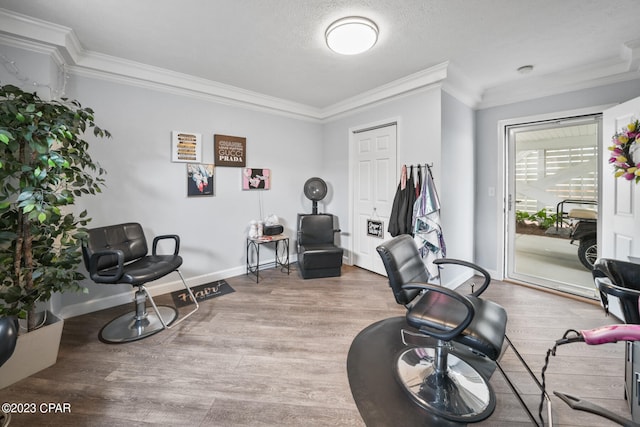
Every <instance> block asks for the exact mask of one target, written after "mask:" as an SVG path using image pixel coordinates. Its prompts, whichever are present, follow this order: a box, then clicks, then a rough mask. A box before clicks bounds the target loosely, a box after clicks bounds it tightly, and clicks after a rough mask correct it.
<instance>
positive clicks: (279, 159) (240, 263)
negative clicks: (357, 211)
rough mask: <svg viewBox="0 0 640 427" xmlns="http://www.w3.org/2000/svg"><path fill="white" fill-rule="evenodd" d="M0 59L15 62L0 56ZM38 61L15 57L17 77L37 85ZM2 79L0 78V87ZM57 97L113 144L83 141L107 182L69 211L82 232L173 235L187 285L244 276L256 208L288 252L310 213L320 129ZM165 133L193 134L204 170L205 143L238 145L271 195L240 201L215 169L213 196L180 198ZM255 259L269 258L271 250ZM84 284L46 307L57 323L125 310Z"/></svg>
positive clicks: (151, 97)
mask: <svg viewBox="0 0 640 427" xmlns="http://www.w3.org/2000/svg"><path fill="white" fill-rule="evenodd" d="M1 52H3V53H4V52H7V53H6V55H7V56H12V57H15V56H18V55H17V52H13V51H11V52H9V51H8V50H5V49H4V47H2V50H1ZM46 58H47V55H37V54H30V55H25V54H21V55H20V59H19V64H20V67H21V68H22V69H23V71H24V72H25V74H29V75H31V76H36V74H35V73H34V69H35V70H44V71H46V70H47V66H46V65H45V64H47V63H46ZM0 68H2V67H0ZM44 71H43V72H42V73H38V75H37V76H36V77H37V78H38V79H40V80H39V81H46V80H47V78H48V77H47V76H48V75H49V73H47V72H44ZM49 71H50V70H49ZM5 77H6V78H8V76H6V75H5V76H3V75H2V74H0V82H1V83H4V82H5V80H6V79H5ZM66 95H67V96H68V97H69V98H72V99H78V100H79V101H80V102H81V103H82V105H83V106H85V107H91V108H92V109H93V110H94V111H95V118H96V123H97V124H98V125H99V126H100V127H103V128H105V129H108V130H109V131H110V132H111V133H112V135H113V137H112V138H111V139H102V140H96V139H95V138H94V137H93V135H90V136H88V137H87V140H88V141H89V142H90V143H91V148H90V152H91V154H92V157H93V159H94V160H95V161H97V162H99V163H100V165H101V166H102V167H103V168H105V169H106V170H107V172H108V173H107V175H106V176H105V179H106V187H105V188H104V189H103V192H102V194H99V195H97V196H83V197H81V198H80V199H78V203H77V205H76V206H75V207H74V209H75V210H76V211H77V212H80V211H81V210H83V209H87V210H88V213H89V216H90V217H91V218H93V220H92V221H91V223H90V224H89V226H90V227H97V226H102V225H108V224H116V223H119V222H125V221H136V222H140V223H141V224H142V225H143V227H144V229H145V234H146V235H147V239H148V240H151V238H152V237H153V236H154V235H157V234H167V233H175V234H178V235H180V237H181V250H180V253H181V255H182V257H183V258H184V264H183V266H182V268H181V271H182V273H183V275H184V276H185V278H187V280H188V281H189V282H190V284H192V285H197V284H201V283H206V282H208V281H210V280H215V279H220V278H224V277H229V276H232V275H237V274H244V273H245V259H246V255H245V247H246V246H245V237H246V230H247V226H248V223H249V221H251V220H252V219H260V213H261V212H260V201H261V202H262V205H263V214H264V215H265V216H266V215H267V214H271V213H273V214H276V215H278V216H279V217H280V218H281V221H282V224H283V225H284V227H285V231H286V233H288V234H289V235H290V236H291V237H292V242H291V243H293V240H294V237H295V227H296V224H295V220H296V215H297V213H298V212H310V211H311V204H310V202H309V201H308V200H306V199H305V198H304V197H303V196H302V188H303V184H304V182H305V180H306V179H307V178H309V177H311V176H314V175H321V166H322V164H321V162H322V160H321V159H322V156H323V154H322V151H323V144H322V126H321V125H320V124H319V123H314V122H310V121H302V120H297V119H292V118H287V117H283V116H280V115H273V114H267V113H264V112H259V111H253V110H248V109H241V108H237V107H234V106H229V105H223V104H220V103H214V102H210V101H207V100H203V99H198V98H192V97H188V96H179V95H174V94H170V93H164V92H160V91H156V90H152V89H146V88H141V87H135V86H131V85H128V84H122V83H115V82H110V81H104V80H97V79H92V78H88V77H80V76H77V75H71V76H70V78H69V80H68V84H67V90H66ZM173 130H182V131H189V132H197V133H201V134H202V139H203V148H204V150H203V162H205V163H213V135H214V134H216V133H217V134H224V135H234V136H241V137H246V139H247V166H248V167H255V168H269V169H271V172H272V189H271V190H267V191H258V190H255V191H243V190H242V189H241V168H229V167H216V168H215V172H214V174H215V176H214V187H215V195H214V196H213V197H187V181H186V164H185V163H172V162H171V131H173ZM260 199H261V200H260ZM292 248H293V244H292ZM261 255H262V257H261V258H263V259H265V260H267V259H269V257H271V258H272V257H273V255H272V252H271V251H270V250H268V251H266V252H263V253H261ZM292 255H294V254H293V252H292ZM178 280H179V278H178V276H177V275H175V274H173V275H170V276H168V277H166V278H164V279H162V280H160V281H158V282H156V283H154V284H152V285H150V286H149V288H150V290H151V292H152V293H154V292H155V293H159V292H167V291H168V290H172V289H174V288H177V287H178V286H179V282H178ZM84 284H85V285H86V286H87V287H88V288H89V291H90V292H89V294H76V293H65V294H64V295H62V296H61V297H60V298H56V299H54V300H53V305H54V307H65V308H64V309H63V311H62V313H61V314H62V315H63V316H65V317H69V316H72V315H76V314H80V313H83V312H88V311H93V310H96V309H99V308H104V307H108V306H112V305H116V304H122V303H126V302H129V301H130V300H131V287H130V286H125V285H117V286H115V285H110V286H105V285H95V284H93V283H92V282H91V281H90V280H87V281H85V283H84ZM154 289H155V290H154Z"/></svg>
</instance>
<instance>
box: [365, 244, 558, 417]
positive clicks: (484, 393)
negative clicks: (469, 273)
mask: <svg viewBox="0 0 640 427" xmlns="http://www.w3.org/2000/svg"><path fill="white" fill-rule="evenodd" d="M376 250H377V251H378V254H379V255H380V257H381V258H382V262H383V264H384V266H385V269H386V272H387V276H388V278H389V286H390V287H391V289H392V290H393V294H394V296H395V298H396V302H398V303H399V304H402V305H404V306H406V307H407V313H406V320H407V324H408V325H409V326H412V327H413V328H415V329H417V330H418V333H419V334H421V335H422V336H426V337H430V338H431V342H432V343H434V344H433V345H429V344H427V345H426V346H425V345H418V346H413V345H408V346H407V347H406V349H405V350H403V351H402V352H401V353H400V354H399V355H398V357H397V359H396V360H397V363H396V367H395V368H396V371H395V374H396V378H397V379H398V380H399V382H400V384H401V385H402V386H403V388H404V389H405V391H406V392H407V393H408V394H409V396H410V397H411V398H412V400H413V401H414V402H415V403H417V404H418V405H419V406H421V407H422V408H424V409H426V410H427V411H429V412H430V413H433V414H436V415H438V416H440V417H442V418H445V419H447V420H450V421H455V422H465V423H472V422H478V421H482V420H484V419H486V418H487V417H489V416H490V415H491V414H492V413H493V411H494V409H495V404H496V401H495V393H494V391H493V389H492V387H491V385H490V384H489V380H488V378H486V376H485V375H484V374H483V373H481V372H480V371H479V370H478V369H476V368H475V367H474V366H472V365H471V364H470V363H468V361H467V360H463V358H462V357H465V356H463V354H465V352H462V351H456V344H457V347H458V348H464V349H466V350H470V352H467V353H466V354H471V355H474V356H475V355H479V357H480V359H490V361H493V362H495V363H494V366H497V367H498V368H499V369H500V371H501V372H502V374H503V375H504V377H505V380H506V381H507V383H508V385H509V386H510V388H511V390H512V391H513V392H514V394H515V395H516V397H517V398H518V400H519V402H520V404H521V405H522V406H523V408H524V409H525V411H526V412H527V413H528V415H529V418H530V419H531V420H532V421H533V422H534V423H535V424H536V425H537V422H536V421H535V418H534V416H533V414H532V413H531V411H530V410H529V409H528V408H527V406H526V404H525V402H524V401H523V400H522V397H521V396H520V395H519V393H518V392H517V390H516V388H515V386H514V385H513V383H512V382H511V380H510V379H509V377H508V376H507V375H506V373H505V372H504V370H503V369H502V368H501V367H500V365H499V363H498V360H499V358H500V356H501V354H502V347H503V343H504V342H505V339H506V342H507V343H508V344H509V345H510V346H511V347H512V348H513V350H514V352H515V354H516V356H517V357H518V358H519V360H520V361H521V362H522V363H523V365H524V366H525V367H526V369H527V370H528V372H529V375H530V376H531V377H532V378H534V379H535V381H536V383H537V384H538V387H540V388H541V389H542V386H541V384H540V383H539V382H538V381H537V379H536V377H535V375H534V374H533V372H532V371H531V370H530V369H529V367H528V365H527V364H526V363H525V361H524V359H522V357H521V355H520V354H519V353H518V352H517V350H516V349H515V347H513V344H512V343H511V341H509V339H508V338H507V337H506V325H507V313H506V311H505V310H504V308H502V307H501V306H500V305H498V304H496V303H494V302H492V301H488V300H484V299H481V298H480V295H481V294H482V293H483V292H484V291H485V290H486V289H487V287H488V286H489V283H490V282H491V276H490V275H489V273H488V272H487V271H486V270H484V269H482V268H481V267H479V266H477V265H475V264H472V263H469V262H466V261H461V260H457V259H447V258H444V259H438V260H436V261H434V263H435V264H437V265H439V266H440V265H445V264H455V265H460V266H464V267H468V268H471V269H473V270H475V271H477V272H479V273H480V274H481V275H482V276H483V277H484V281H483V283H482V285H481V286H480V287H479V288H478V289H476V290H473V287H472V293H471V294H469V295H462V294H460V293H459V292H456V291H455V290H452V289H448V288H445V287H442V286H440V285H433V284H429V283H427V282H428V278H429V275H428V272H427V270H426V266H425V265H424V262H423V260H422V258H421V257H420V254H419V252H418V249H417V246H416V244H415V243H414V241H413V239H412V238H411V237H410V236H409V235H406V234H403V235H400V236H397V237H395V238H393V239H391V240H389V241H387V242H384V243H383V244H381V245H379V246H378V247H377V248H376ZM406 332H407V331H403V334H406ZM403 342H405V344H407V343H408V340H406V338H405V337H404V335H403ZM469 359H470V358H469ZM547 402H550V400H549V399H548V396H547ZM550 410H551V409H550V406H549V408H548V411H549V414H550Z"/></svg>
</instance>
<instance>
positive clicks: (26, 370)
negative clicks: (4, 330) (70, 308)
mask: <svg viewBox="0 0 640 427" xmlns="http://www.w3.org/2000/svg"><path fill="white" fill-rule="evenodd" d="M63 326H64V320H63V319H60V318H59V317H57V316H55V315H54V314H52V313H50V312H47V320H46V322H45V324H44V326H42V327H41V328H39V329H36V330H35V331H31V332H28V333H27V332H22V331H21V333H20V335H18V342H17V344H16V348H15V350H14V352H13V355H12V356H11V357H10V358H9V360H7V362H6V363H5V364H4V365H2V367H0V389H2V388H4V387H8V386H10V385H11V384H13V383H15V382H18V381H20V380H21V379H24V378H27V377H29V376H31V375H33V374H35V373H36V372H40V371H41V370H43V369H45V368H48V367H49V366H52V365H54V364H55V363H56V360H57V359H58V349H59V348H60V339H61V338H62V327H63Z"/></svg>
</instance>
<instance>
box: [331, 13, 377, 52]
mask: <svg viewBox="0 0 640 427" xmlns="http://www.w3.org/2000/svg"><path fill="white" fill-rule="evenodd" d="M324 37H325V39H326V40H327V46H329V49H331V50H332V51H334V52H336V53H340V54H342V55H356V54H358V53H362V52H366V51H367V50H369V49H371V48H372V47H373V45H374V44H376V41H378V27H377V26H376V24H375V23H374V22H373V21H371V20H369V19H367V18H362V17H359V16H350V17H348V18H342V19H338V20H337V21H336V22H334V23H333V24H331V25H329V28H327V31H326V32H325V34H324Z"/></svg>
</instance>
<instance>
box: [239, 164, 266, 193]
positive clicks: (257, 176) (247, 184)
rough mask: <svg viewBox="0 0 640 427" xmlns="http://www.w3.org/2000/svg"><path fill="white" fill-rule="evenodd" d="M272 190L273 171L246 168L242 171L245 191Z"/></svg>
mask: <svg viewBox="0 0 640 427" xmlns="http://www.w3.org/2000/svg"><path fill="white" fill-rule="evenodd" d="M270 188H271V170H270V169H254V168H244V169H243V170H242V189H243V190H268V189H270Z"/></svg>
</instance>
